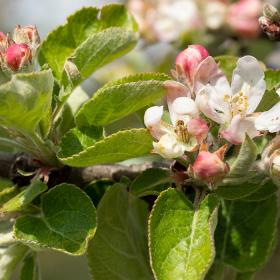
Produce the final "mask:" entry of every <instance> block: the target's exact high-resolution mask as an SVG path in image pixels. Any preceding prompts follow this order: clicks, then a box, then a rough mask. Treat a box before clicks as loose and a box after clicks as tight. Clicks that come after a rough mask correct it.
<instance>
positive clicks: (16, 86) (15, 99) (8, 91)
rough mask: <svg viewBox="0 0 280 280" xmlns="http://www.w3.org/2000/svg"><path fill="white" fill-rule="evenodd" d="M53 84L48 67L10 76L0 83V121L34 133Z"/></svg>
mask: <svg viewBox="0 0 280 280" xmlns="http://www.w3.org/2000/svg"><path fill="white" fill-rule="evenodd" d="M53 83H54V80H53V76H52V72H51V71H50V70H49V71H41V72H34V73H28V74H16V75H13V76H12V79H11V81H10V82H8V83H6V84H3V85H1V86H0V124H1V125H3V126H7V127H10V128H14V129H16V130H19V131H25V132H28V133H30V132H31V133H32V132H34V131H35V130H36V128H37V126H38V124H39V122H40V120H42V119H43V118H45V117H46V116H47V114H48V112H49V110H50V108H51V100H52V89H53ZM23 120H24V121H23Z"/></svg>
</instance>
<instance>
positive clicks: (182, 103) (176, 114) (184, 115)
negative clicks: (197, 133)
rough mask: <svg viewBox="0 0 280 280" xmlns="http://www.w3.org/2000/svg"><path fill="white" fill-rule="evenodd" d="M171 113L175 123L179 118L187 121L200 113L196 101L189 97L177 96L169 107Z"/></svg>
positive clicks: (174, 123)
mask: <svg viewBox="0 0 280 280" xmlns="http://www.w3.org/2000/svg"><path fill="white" fill-rule="evenodd" d="M169 113H170V118H171V121H172V123H173V125H176V122H177V121H178V120H182V121H184V122H185V123H187V122H188V120H189V119H191V118H195V117H198V115H199V111H198V109H197V106H196V103H195V102H194V101H193V100H192V99H191V98H189V97H178V98H176V99H175V100H174V101H173V103H172V106H171V108H170V109H169Z"/></svg>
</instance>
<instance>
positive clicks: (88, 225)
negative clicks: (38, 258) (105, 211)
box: [14, 184, 96, 255]
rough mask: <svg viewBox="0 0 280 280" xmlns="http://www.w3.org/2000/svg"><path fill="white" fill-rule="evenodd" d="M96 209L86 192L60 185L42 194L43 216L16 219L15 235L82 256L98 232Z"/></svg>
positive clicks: (46, 246)
mask: <svg viewBox="0 0 280 280" xmlns="http://www.w3.org/2000/svg"><path fill="white" fill-rule="evenodd" d="M95 212H96V211H95V207H94V205H93V204H92V202H91V200H90V198H89V197H88V196H87V195H86V194H85V193H84V192H83V191H81V190H80V189H79V188H77V187H75V186H74V185H69V184H61V185H58V186H56V187H54V188H53V189H51V190H50V191H48V192H47V193H46V194H44V195H42V213H43V216H42V217H33V216H22V217H20V218H18V219H17V220H16V223H15V226H14V236H15V238H16V239H17V240H19V241H22V242H24V243H26V244H30V245H32V246H33V245H34V246H39V247H43V248H50V249H54V250H58V251H62V252H65V253H69V254H73V255H81V254H83V253H84V252H85V251H86V248H87V243H88V240H89V238H91V237H92V236H93V235H94V232H95V227H96V213H95ZM35 224H36V227H34V225H35Z"/></svg>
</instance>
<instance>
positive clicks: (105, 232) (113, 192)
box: [88, 184, 153, 280]
mask: <svg viewBox="0 0 280 280" xmlns="http://www.w3.org/2000/svg"><path fill="white" fill-rule="evenodd" d="M97 216H98V228H97V231H96V234H95V236H94V238H93V240H92V241H91V242H90V246H89V250H88V263H89V267H90V271H91V275H92V277H93V279H110V280H119V279H135V280H152V279H153V276H152V272H151V269H150V266H149V256H148V245H147V236H146V235H147V234H146V228H147V219H148V207H147V205H146V203H145V202H144V201H141V200H139V199H137V198H135V197H133V196H132V195H130V194H129V193H128V192H127V190H126V187H125V186H124V185H122V184H115V185H114V186H113V187H111V188H110V189H109V190H108V191H107V192H106V194H105V195H104V197H103V198H102V200H101V202H100V204H99V206H98V210H97Z"/></svg>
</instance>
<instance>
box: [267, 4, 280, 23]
mask: <svg viewBox="0 0 280 280" xmlns="http://www.w3.org/2000/svg"><path fill="white" fill-rule="evenodd" d="M263 15H264V17H266V18H267V19H269V20H270V21H272V22H278V21H280V13H279V12H278V10H277V9H276V8H275V7H273V6H272V5H270V4H269V3H265V4H264V6H263Z"/></svg>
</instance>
